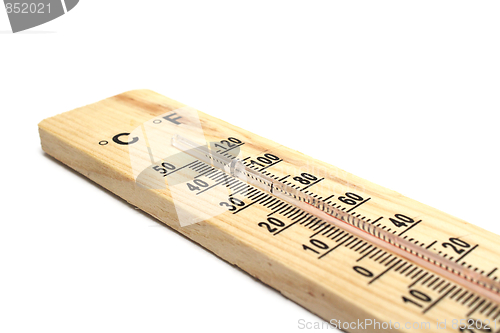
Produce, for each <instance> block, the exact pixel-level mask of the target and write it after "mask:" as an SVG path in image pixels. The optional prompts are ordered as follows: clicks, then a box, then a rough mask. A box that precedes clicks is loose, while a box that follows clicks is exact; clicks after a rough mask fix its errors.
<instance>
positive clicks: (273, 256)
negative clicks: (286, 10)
mask: <svg viewBox="0 0 500 333" xmlns="http://www.w3.org/2000/svg"><path fill="white" fill-rule="evenodd" d="M183 107H184V105H183V104H181V103H179V102H176V101H174V100H171V99H169V98H167V97H164V96H162V95H159V94H157V93H155V92H152V91H149V90H136V91H131V92H127V93H123V94H120V95H117V96H114V97H111V98H108V99H105V100H103V101H100V102H98V103H95V104H92V105H88V106H85V107H82V108H78V109H75V110H73V111H69V112H66V113H63V114H60V115H58V116H55V117H52V118H48V119H46V120H44V121H42V122H41V123H40V124H39V132H40V137H41V142H42V148H43V150H44V151H45V152H47V153H48V154H49V155H51V156H53V157H55V158H56V159H58V160H60V161H61V162H63V163H65V164H67V165H68V166H70V167H71V168H73V169H75V170H77V171H78V172H80V173H82V174H83V175H85V176H87V177H88V178H90V179H92V180H93V181H95V182H96V183H98V184H100V185H102V186H103V187H105V188H106V189H108V190H110V191H111V192H113V193H115V194H117V195H118V196H120V197H122V198H123V199H125V200H126V201H128V202H129V203H131V204H132V205H134V206H137V207H138V208H140V209H142V210H143V211H145V212H147V213H149V214H151V215H152V216H154V217H156V218H157V219H159V220H160V221H162V222H163V223H165V224H167V225H168V226H170V227H171V228H173V229H175V230H176V231H178V232H180V233H181V234H183V235H185V236H187V237H189V238H190V239H192V240H194V241H195V242H197V243H199V244H200V245H202V246H203V247H205V248H207V249H209V250H210V251H212V252H213V253H215V254H216V255H218V256H220V257H221V258H223V259H225V260H227V261H228V262H230V263H232V264H234V265H236V266H238V267H240V268H241V269H243V270H245V271H246V272H248V273H249V274H250V275H252V276H254V277H255V278H257V279H259V280H261V281H262V282H264V283H266V284H268V285H270V286H271V287H273V288H275V289H277V290H278V291H280V292H281V293H282V294H283V295H284V296H286V297H288V298H290V299H291V300H293V301H295V302H297V303H299V304H301V305H302V306H304V307H305V308H307V309H309V310H310V311H311V312H313V313H315V314H317V315H319V316H320V317H321V318H323V319H324V320H325V321H328V322H331V323H333V325H334V326H335V325H337V327H339V328H340V329H342V330H346V331H349V332H363V331H365V332H366V331H388V332H389V331H391V332H394V331H401V332H412V331H419V330H426V331H436V330H438V331H442V332H460V331H465V332H482V331H485V332H500V323H498V321H499V320H500V305H499V304H496V303H494V302H492V301H490V300H488V299H485V298H483V297H481V296H479V295H476V294H475V293H474V292H471V291H469V290H467V289H466V288H464V287H462V286H460V285H458V284H455V283H453V282H451V281H448V280H446V279H445V278H443V277H441V276H440V275H438V274H435V273H433V272H432V271H429V270H426V269H423V268H421V267H419V266H417V265H415V264H413V263H411V262H409V261H407V260H404V259H402V258H400V257H398V256H396V255H394V254H392V253H390V252H386V251H384V250H382V249H379V248H377V247H376V246H374V245H372V244H370V243H368V242H366V241H364V240H362V239H358V238H356V237H354V236H353V235H350V234H349V233H347V232H345V231H343V230H341V229H339V228H337V227H334V226H332V225H330V224H328V223H325V222H323V221H321V220H319V219H317V218H315V217H314V216H311V215H309V214H307V213H306V212H304V211H301V210H300V209H298V208H296V207H292V206H290V205H289V204H287V203H285V202H282V201H280V200H279V199H277V198H275V197H273V196H271V195H269V194H266V193H262V192H260V191H259V190H258V189H255V188H252V187H251V186H248V185H247V184H244V183H242V182H241V181H237V180H234V181H233V180H231V179H228V178H227V177H224V175H223V173H222V172H221V171H220V170H215V169H213V168H210V166H207V165H206V164H204V163H201V162H200V161H196V160H194V159H189V158H186V162H185V163H184V164H183V165H171V164H167V165H164V166H162V161H161V160H158V161H152V163H151V170H153V171H152V172H159V173H160V174H161V173H167V172H177V171H178V172H181V169H183V170H184V171H183V172H185V171H186V170H189V172H190V173H191V174H194V175H195V176H194V177H193V179H198V181H197V182H196V183H189V182H187V183H186V184H185V185H186V187H188V188H189V191H188V192H189V193H190V195H191V196H192V197H189V195H188V196H185V197H183V199H182V198H181V201H183V202H182V205H183V206H182V207H183V209H185V210H187V211H188V212H189V207H192V208H193V210H195V206H196V200H194V199H192V198H196V197H210V195H211V194H210V193H211V191H215V189H217V188H220V187H226V188H228V189H230V190H231V192H230V194H229V195H228V197H227V198H225V200H221V201H220V202H216V203H214V205H217V204H218V205H219V206H220V207H223V208H224V209H225V211H224V212H223V213H221V214H219V215H217V216H214V217H211V218H209V219H207V220H204V221H202V222H198V223H194V224H190V225H187V226H181V225H180V224H179V220H178V218H177V212H176V209H175V205H174V200H173V199H172V193H171V192H170V190H169V187H168V186H166V187H165V188H157V189H151V188H146V187H143V186H139V185H138V184H137V183H136V175H134V174H133V172H132V165H131V157H130V153H131V151H132V150H131V149H132V147H133V145H134V144H137V142H138V141H141V139H142V138H139V137H132V135H130V133H132V132H133V130H134V129H137V128H139V127H141V126H143V124H144V123H146V122H148V123H149V124H154V125H153V126H158V130H159V131H165V132H169V133H170V132H171V133H172V134H175V130H176V128H179V126H188V125H189V124H187V123H186V122H189V121H191V120H190V119H189V117H185V119H183V114H182V108H183ZM179 110H180V111H179ZM197 116H198V117H199V121H200V123H201V126H202V128H203V134H204V136H205V138H206V140H207V142H215V143H217V145H218V146H219V147H220V148H221V150H222V151H223V152H229V151H230V150H233V149H235V148H237V149H238V150H240V151H241V154H242V155H241V156H242V157H243V161H244V163H245V165H247V166H248V167H251V168H255V169H256V170H259V171H261V172H262V173H264V174H266V175H268V176H270V177H273V178H275V179H280V180H281V181H283V182H286V183H287V184H289V185H291V186H293V187H295V188H298V189H300V190H302V191H304V192H306V193H309V194H312V195H314V196H315V197H317V198H318V199H320V200H324V201H326V202H328V203H330V204H332V205H335V206H336V207H338V208H339V209H342V210H344V211H346V212H349V213H350V214H352V215H354V216H357V217H359V218H362V219H364V220H366V221H368V222H370V223H372V224H374V225H376V226H379V227H381V228H384V229H385V230H388V231H390V232H392V233H394V234H398V235H400V236H401V237H404V238H405V239H407V240H410V241H412V242H414V243H415V244H416V245H418V246H420V247H422V248H426V249H429V250H431V251H434V252H436V253H439V254H440V255H442V256H444V257H446V258H448V259H450V260H452V261H454V262H457V263H459V264H461V265H463V266H464V267H468V268H470V269H472V270H474V271H476V272H479V273H481V274H483V275H485V276H489V277H490V278H491V279H493V280H496V281H498V276H499V275H498V270H497V268H498V266H499V264H500V246H499V244H500V237H499V236H497V235H495V234H493V233H490V232H488V231H485V230H483V229H481V228H479V227H476V226H474V225H471V224H469V223H467V222H465V221H463V220H460V219H458V218H455V217H453V216H450V215H448V214H446V213H443V212H441V211H439V210H437V209H434V208H432V207H429V206H426V205H424V204H422V203H419V202H417V201H414V200H411V199H409V198H406V197H404V196H402V195H401V194H399V193H397V192H394V191H392V190H388V189H386V188H384V187H381V186H378V185H376V184H373V183H371V182H369V181H366V180H364V179H361V178H359V177H356V176H354V175H351V174H349V173H347V172H345V171H343V170H340V169H338V168H336V167H334V166H331V165H328V164H326V163H323V162H321V161H319V160H315V159H312V158H311V157H309V156H306V155H304V154H302V153H299V152H297V151H295V150H292V149H289V148H287V147H284V146H281V145H279V144H277V143H275V142H273V141H270V140H267V139H265V138H262V137H259V136H258V135H255V134H253V133H250V132H248V131H246V130H244V129H241V128H238V127H236V126H233V125H231V124H228V123H226V122H224V121H222V120H219V119H217V118H214V117H211V116H209V115H207V114H204V113H202V112H199V111H197ZM152 144H153V143H151V142H147V146H148V147H149V146H151V145H152ZM155 144H158V143H155ZM163 144H165V145H169V144H170V143H169V142H164V143H163ZM188 184H189V185H188ZM180 186H183V185H182V184H181V185H180ZM177 200H179V199H177ZM242 301H244V300H242ZM468 319H473V320H474V324H473V326H471V325H470V323H467V320H468ZM365 320H366V321H365ZM346 322H347V323H349V325H348V326H347V327H346V326H342V325H343V324H344V325H345V323H346ZM359 322H363V323H365V324H366V323H369V325H361V327H360V326H358V324H354V323H359ZM370 322H371V324H370ZM377 323H378V324H377ZM443 324H444V325H443ZM377 325H378V326H377ZM479 325H481V326H482V328H481V329H482V330H481V329H478V328H477V327H475V326H478V327H479ZM485 325H486V328H485ZM438 326H439V327H438Z"/></svg>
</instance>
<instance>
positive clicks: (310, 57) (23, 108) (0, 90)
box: [0, 0, 500, 333]
mask: <svg viewBox="0 0 500 333" xmlns="http://www.w3.org/2000/svg"><path fill="white" fill-rule="evenodd" d="M499 9H500V6H499V4H498V2H495V1H481V2H477V1H476V2H472V1H471V2H463V1H418V2H411V3H410V2H403V1H355V2H335V1H248V2H241V1H151V0H142V1H135V2H132V1H116V0H114V1H111V0H108V1H89V0H84V1H82V2H81V3H80V4H78V5H77V7H75V8H74V9H73V10H72V11H71V12H69V13H68V14H66V15H65V16H63V17H61V18H59V19H56V20H54V21H53V22H49V23H47V24H45V25H42V26H39V27H36V28H34V29H31V30H29V31H27V32H25V33H19V34H15V35H13V34H11V33H10V32H9V30H10V26H9V23H8V19H7V15H6V14H5V12H4V11H1V10H0V31H1V33H0V48H1V53H0V60H1V66H2V69H1V73H0V110H1V111H2V113H1V119H2V125H3V126H2V135H1V140H2V141H3V144H4V145H3V148H2V149H3V154H2V163H1V172H2V177H3V181H2V193H3V194H4V195H3V196H2V201H1V202H2V208H3V217H2V218H1V224H0V331H1V332H9V333H11V332H51V333H56V332H75V333H76V332H122V333H124V332H148V333H153V332H155V333H156V332H195V331H202V330H203V331H209V332H210V331H213V332H256V331H259V332H296V331H304V330H300V329H299V328H298V321H299V320H300V319H304V320H306V321H309V322H315V321H320V319H319V318H318V317H316V316H314V315H312V314H311V313H310V312H308V311H307V310H305V309H303V308H301V307H300V306H298V305H296V304H295V303H293V302H291V301H289V300H287V299H286V298H284V297H282V296H281V295H280V294H279V293H278V292H276V291H274V290H272V289H270V288H268V287H266V286H265V285H263V284H261V283H259V282H257V281H255V280H253V279H252V278H250V277H249V276H248V275H247V274H245V273H244V272H242V271H239V270H238V269H235V268H234V267H232V266H231V265H229V264H227V263H226V262H224V261H222V260H220V259H218V258H217V257H215V256H213V255H212V254H210V253H209V252H207V251H205V250H204V249H203V248H201V247H200V246H198V245H196V244H195V243H193V242H191V241H189V240H188V239H186V238H184V237H182V236H180V235H179V234H177V233H175V232H174V231H172V230H170V229H168V228H166V227H163V226H162V225H160V224H158V223H157V222H156V221H155V220H154V219H152V218H150V217H149V216H147V215H145V214H143V213H141V212H140V211H139V210H136V209H134V208H133V207H131V206H129V205H127V204H126V203H124V202H123V201H122V200H120V199H118V198H117V197H115V196H114V195H111V194H110V193H108V192H106V191H104V190H103V189H101V188H100V187H98V186H96V185H94V184H93V183H91V182H90V181H87V180H86V179H85V178H84V177H81V176H79V175H78V174H76V173H75V172H72V171H71V170H70V169H68V168H66V167H64V166H63V165H61V164H59V163H57V162H55V161H54V160H53V159H51V158H49V157H47V156H46V155H44V154H43V153H42V151H41V148H40V142H39V138H38V132H37V123H38V122H39V121H41V120H42V119H44V118H47V117H50V116H53V115H56V114H58V113H61V112H64V111H68V110H71V109H73V108H76V107H79V106H82V105H86V104H90V103H93V102H96V101H98V100H100V99H103V98H106V97H110V96H112V95H115V94H118V93H121V92H124V91H127V90H131V89H137V88H148V89H152V90H155V91H157V92H159V93H161V94H164V95H166V96H169V97H171V98H173V99H176V100H178V101H180V102H183V103H185V104H187V105H190V106H192V107H195V108H197V109H200V110H202V111H204V112H206V113H208V114H211V115H213V116H216V117H219V118H222V119H224V120H226V121H229V122H231V123H233V124H236V125H239V126H241V127H244V128H246V129H248V130H250V131H252V132H255V133H257V134H260V135H262V136H264V137H268V138H270V139H272V140H275V141H277V142H279V143H282V144H284V145H287V146H290V147H293V148H295V149H297V150H299V151H301V152H304V153H306V154H309V155H311V156H313V157H316V158H319V159H322V160H324V161H327V162H329V163H331V164H334V165H337V166H339V167H340V168H342V169H344V170H347V171H349V172H351V173H354V174H356V175H358V176H361V177H363V178H366V179H369V180H371V181H373V182H375V183H378V184H381V185H383V186H386V187H388V188H391V189H394V190H397V191H399V192H401V193H402V194H404V195H406V196H409V197H412V198H414V199H417V200H419V201H421V202H424V203H426V204H428V205H431V206H434V207H437V208H439V209H441V210H443V211H445V212H448V213H450V214H453V215H455V216H458V217H460V218H462V219H464V220H467V221H469V222H471V223H474V224H476V225H479V226H481V227H483V228H485V229H488V230H490V231H493V232H496V233H500V227H499V222H500V219H499V217H498V215H497V210H496V207H497V205H498V204H497V200H498V188H500V176H499V174H498V170H499V169H500V164H499V161H498V158H497V156H498V143H499V138H500V136H499V133H498V129H497V128H498V117H497V114H498V111H500V98H499V88H500V79H499V77H500V61H499V59H500V44H499V35H500V20H499V19H498V17H499ZM339 287H340V288H341V287H342V286H339ZM330 331H332V330H330Z"/></svg>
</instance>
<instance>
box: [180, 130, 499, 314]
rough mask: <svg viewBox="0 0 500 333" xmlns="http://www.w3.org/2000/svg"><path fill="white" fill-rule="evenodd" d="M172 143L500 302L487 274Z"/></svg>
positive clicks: (222, 159) (230, 162)
mask: <svg viewBox="0 0 500 333" xmlns="http://www.w3.org/2000/svg"><path fill="white" fill-rule="evenodd" d="M172 145H173V146H174V147H176V148H178V149H179V150H181V151H183V152H185V153H187V154H189V155H191V156H193V157H195V158H197V159H198V160H200V161H202V162H205V163H206V164H209V165H212V166H213V167H215V168H217V169H220V170H223V171H224V172H225V173H227V174H229V175H231V176H233V177H235V178H238V179H240V180H242V181H244V182H246V183H248V184H250V185H252V186H254V187H257V188H259V189H260V190H262V191H264V192H267V193H269V194H272V195H274V196H276V197H278V198H280V199H282V200H283V201H285V202H287V203H289V204H291V205H293V206H296V207H298V208H300V209H302V210H304V211H306V212H308V213H310V214H311V215H314V216H315V217H317V218H320V219H321V220H323V221H326V222H328V223H330V224H332V225H335V226H337V227H339V228H341V229H343V230H345V231H347V232H349V233H351V234H353V235H355V236H357V237H359V238H361V239H364V240H366V241H368V242H370V243H371V244H374V245H376V246H378V247H380V248H382V249H384V250H387V251H390V252H392V253H395V254H397V255H399V256H401V257H403V258H405V259H407V260H409V261H411V262H414V263H415V264H417V265H419V266H421V267H425V268H427V269H429V270H430V271H432V272H434V273H437V274H439V275H441V276H443V277H445V278H448V279H449V280H452V281H454V282H456V283H458V284H460V285H462V286H464V287H466V288H467V289H469V290H471V291H474V292H476V293H478V294H480V295H482V296H484V297H486V298H488V299H490V300H492V301H494V302H496V303H498V304H500V283H498V282H496V281H494V280H492V279H490V278H488V277H486V276H483V275H481V274H479V273H477V272H474V271H473V270H470V269H468V268H466V267H463V266H461V265H459V264H457V263H455V262H453V261H451V260H448V259H446V258H443V257H441V256H440V255H438V254H435V253H433V252H431V251H429V250H427V249H424V248H422V247H420V246H418V245H415V244H414V243H412V242H410V241H407V240H406V239H404V238H402V237H400V236H397V235H395V234H392V233H390V232H387V231H385V230H384V229H382V228H379V227H377V226H375V225H372V224H370V223H368V222H366V221H364V220H362V219H360V218H357V217H355V216H353V215H351V214H349V213H346V212H344V211H342V210H340V209H338V208H336V207H334V206H332V205H329V204H327V203H326V202H324V201H322V200H319V199H317V198H315V197H313V196H311V195H308V194H306V193H304V192H301V191H300V190H298V189H295V188H293V187H291V186H288V185H286V184H285V183H282V182H280V181H278V180H276V179H273V178H271V177H268V176H266V175H263V174H262V173H260V172H258V171H256V170H253V169H251V168H247V167H245V166H244V165H243V163H242V162H241V161H240V160H238V159H236V158H229V157H226V156H223V155H221V154H219V153H216V152H214V151H211V150H209V149H208V148H207V147H206V146H200V145H198V144H196V143H194V142H192V141H190V140H189V139H186V138H184V137H182V136H179V135H175V136H173V137H172Z"/></svg>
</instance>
